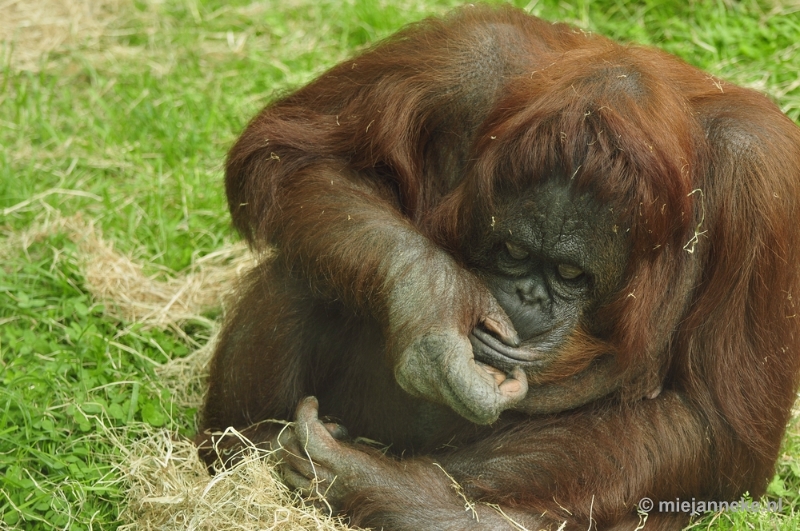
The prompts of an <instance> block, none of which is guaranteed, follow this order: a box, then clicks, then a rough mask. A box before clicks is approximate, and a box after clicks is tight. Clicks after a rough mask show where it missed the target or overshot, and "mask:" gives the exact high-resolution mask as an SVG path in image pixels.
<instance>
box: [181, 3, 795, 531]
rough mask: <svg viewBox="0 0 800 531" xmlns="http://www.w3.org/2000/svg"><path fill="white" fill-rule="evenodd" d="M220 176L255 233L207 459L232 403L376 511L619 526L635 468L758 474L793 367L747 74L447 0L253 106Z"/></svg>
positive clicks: (769, 130) (718, 477)
mask: <svg viewBox="0 0 800 531" xmlns="http://www.w3.org/2000/svg"><path fill="white" fill-rule="evenodd" d="M226 191H227V194H228V201H229V206H230V210H231V214H232V217H233V223H234V225H235V227H236V228H237V230H239V231H240V232H241V233H242V235H243V236H244V237H245V238H246V239H247V240H248V242H249V243H250V244H251V245H252V246H253V247H254V248H256V249H263V248H266V247H268V246H271V247H273V248H275V249H277V253H276V255H275V257H274V258H272V259H269V260H266V261H264V262H263V263H262V264H260V265H259V266H258V267H257V268H255V269H254V270H253V271H251V272H250V273H249V274H248V276H247V278H246V279H244V281H243V282H242V284H241V286H240V287H239V293H238V295H239V297H238V298H237V300H236V301H235V303H234V304H233V307H232V308H231V310H230V311H229V312H228V315H227V316H226V320H225V325H224V328H223V330H222V333H221V335H220V339H219V343H218V345H217V347H216V351H215V354H214V357H213V359H212V362H211V375H210V380H209V389H208V394H207V396H206V401H205V404H204V406H203V411H202V419H201V433H200V434H199V435H198V437H197V443H198V446H199V451H200V454H201V455H202V456H203V458H204V459H206V462H207V463H208V464H209V466H210V468H211V469H216V468H218V467H220V466H225V464H229V463H230V462H231V461H233V460H234V459H235V457H234V456H235V453H236V452H237V451H239V449H240V447H241V444H240V440H239V438H237V437H232V436H226V435H224V434H223V433H222V432H223V431H224V430H225V429H226V428H227V427H229V426H233V427H234V428H236V429H237V430H239V431H241V432H242V433H243V434H244V435H245V436H246V437H248V438H249V439H250V440H251V441H252V442H253V443H255V444H256V445H259V446H261V447H265V448H270V449H272V450H275V451H276V454H277V456H278V457H280V470H281V472H282V474H283V477H284V480H285V481H286V483H287V484H288V485H290V486H292V487H295V488H297V489H300V490H301V491H303V492H304V493H306V494H308V495H310V496H313V497H315V498H316V499H317V500H318V501H320V502H324V503H327V504H329V506H330V507H331V508H332V509H334V510H336V511H343V512H344V513H346V514H347V515H349V517H350V521H351V523H352V524H353V525H357V526H365V527H372V528H376V529H386V530H405V529H408V530H412V529H413V530H418V529H436V530H447V529H453V530H464V529H522V528H526V529H559V528H560V526H561V525H564V526H565V528H566V529H581V530H583V529H587V528H590V527H591V526H594V527H593V528H594V529H629V530H633V529H638V527H637V526H639V525H640V523H641V522H642V520H643V518H644V516H643V515H642V514H639V512H638V509H639V508H640V507H639V506H638V505H637V504H638V503H639V501H640V500H641V499H642V498H645V497H647V498H650V499H652V500H654V501H655V502H656V503H657V502H658V501H660V500H674V499H675V498H680V499H691V498H696V499H697V500H737V499H738V498H739V496H740V495H741V494H742V493H744V492H749V493H750V495H752V496H759V495H761V494H762V493H763V492H764V490H765V486H766V482H767V480H768V479H769V478H770V477H771V475H772V473H773V466H774V463H775V460H776V458H777V455H778V450H779V447H780V442H781V437H782V435H783V433H784V429H785V426H786V422H787V421H788V418H789V415H790V412H791V407H792V404H793V402H794V399H795V393H796V390H797V386H798V373H799V372H800V318H798V313H800V312H798V309H797V307H796V303H795V302H794V300H795V299H796V297H797V294H798V293H800V269H799V268H798V267H797V264H798V263H800V225H798V223H797V219H798V216H799V215H800V128H798V127H797V125H795V124H794V123H792V122H791V121H790V120H789V119H788V118H786V116H784V115H783V114H782V113H781V112H780V111H779V110H778V109H777V108H776V107H775V105H774V104H772V103H771V102H770V101H769V100H768V99H767V98H765V97H763V96H762V95H760V94H757V93H756V92H753V91H750V90H746V89H743V88H739V87H736V86H734V85H731V84H728V83H725V82H723V81H721V80H718V79H715V78H713V77H712V76H710V75H708V74H706V73H704V72H701V71H699V70H697V69H695V68H693V67H691V66H689V65H686V64H685V63H683V62H681V61H680V60H678V59H676V58H674V57H672V56H670V55H668V54H666V53H663V52H660V51H658V50H655V49H650V48H643V47H636V46H627V45H620V44H616V43H614V42H612V41H610V40H608V39H606V38H603V37H601V36H597V35H591V34H586V33H584V32H581V31H578V30H575V29H573V28H571V27H569V26H566V25H561V24H550V23H547V22H544V21H542V20H539V19H537V18H535V17H531V16H529V15H526V14H525V13H523V12H522V11H519V10H515V9H512V8H510V7H499V8H492V7H486V6H478V7H473V6H466V7H464V8H462V9H460V10H457V11H455V12H454V13H453V14H451V15H449V16H448V17H446V18H444V19H431V20H426V21H423V22H421V23H419V24H416V25H413V26H410V27H409V28H407V29H405V30H403V31H402V32H400V33H399V34H397V35H396V36H394V37H391V38H389V39H387V40H386V41H384V42H382V43H379V44H378V45H376V46H375V47H374V48H372V49H370V50H368V51H366V52H364V53H363V54H361V55H360V56H358V57H356V58H354V59H352V60H349V61H346V62H344V63H342V64H341V65H338V66H336V67H334V68H333V69H331V70H330V71H328V72H326V73H325V74H323V75H322V76H320V77H319V78H318V79H317V80H315V81H314V82H312V83H310V84H309V85H308V86H305V87H303V88H301V89H299V90H297V91H296V92H294V93H292V94H290V95H288V96H286V97H283V98H281V99H279V100H277V101H275V102H274V103H272V104H270V105H269V106H268V107H266V108H265V109H264V110H263V111H262V112H261V113H260V114H259V115H258V116H256V117H255V118H254V119H253V121H252V122H251V123H250V124H249V125H248V127H247V128H246V129H245V131H244V132H243V133H242V136H241V137H240V138H239V140H238V141H237V143H236V144H235V145H234V147H233V148H232V149H231V151H230V154H229V157H228V161H227V168H226ZM270 419H278V420H284V421H290V420H291V421H293V422H292V423H291V424H290V425H289V426H285V425H283V424H280V423H272V422H269V420H270ZM365 439H372V440H373V441H379V442H381V443H383V444H386V445H388V446H389V448H388V451H386V452H385V453H382V452H379V451H377V450H375V449H374V448H373V447H372V446H370V445H367V444H365V443H364V440H365ZM642 508H644V507H642ZM687 519H688V515H686V514H682V513H679V514H671V513H660V512H657V511H654V512H651V513H650V514H649V515H647V521H646V529H675V530H677V529H680V528H681V527H682V526H683V525H685V524H686V522H687Z"/></svg>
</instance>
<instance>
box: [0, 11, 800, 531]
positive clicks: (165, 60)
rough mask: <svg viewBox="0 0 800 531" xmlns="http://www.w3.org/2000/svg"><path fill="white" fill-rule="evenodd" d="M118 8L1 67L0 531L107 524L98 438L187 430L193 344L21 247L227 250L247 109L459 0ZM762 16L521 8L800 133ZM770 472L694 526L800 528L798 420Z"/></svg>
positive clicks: (792, 52)
mask: <svg viewBox="0 0 800 531" xmlns="http://www.w3.org/2000/svg"><path fill="white" fill-rule="evenodd" d="M121 4H122V6H123V7H122V8H121V10H120V11H119V12H118V15H119V16H118V17H116V18H115V19H114V21H113V22H112V23H111V24H110V25H109V26H108V27H107V28H106V29H105V31H103V32H102V34H101V35H100V36H99V37H97V38H96V39H94V40H90V41H86V42H81V41H80V40H78V41H77V42H74V43H72V44H71V45H70V46H67V47H62V48H60V49H57V50H55V51H52V52H50V53H48V54H46V55H45V56H43V57H42V58H41V60H40V62H39V65H38V67H37V69H36V70H34V71H22V70H19V69H18V68H17V67H16V66H15V62H14V55H13V54H14V53H15V52H14V48H13V47H12V48H10V49H8V48H6V49H5V50H4V53H0V57H6V58H7V59H6V60H5V61H4V62H3V66H2V67H1V68H2V69H0V73H1V74H0V75H1V76H2V77H0V229H2V233H3V235H4V236H3V237H2V238H3V240H0V246H1V247H2V250H0V260H2V262H0V263H2V266H1V267H0V378H2V386H0V522H5V524H6V525H8V526H11V527H15V526H16V527H19V528H21V529H23V528H24V529H52V528H63V529H75V530H80V529H90V528H91V529H109V528H114V527H116V526H117V525H119V523H120V522H119V516H120V511H121V510H122V507H123V504H122V502H123V495H124V483H122V482H121V481H120V478H121V477H122V474H121V471H120V470H118V469H117V468H115V466H114V463H115V462H116V461H117V458H116V457H115V456H118V454H119V452H120V449H119V446H118V445H115V444H111V442H110V441H109V440H108V429H109V428H111V429H113V430H114V433H115V434H116V436H117V437H119V438H120V440H121V441H122V443H123V444H124V443H125V441H128V442H130V441H132V440H134V439H135V438H136V437H137V436H138V435H139V434H140V433H141V427H140V426H141V423H145V424H149V425H152V426H166V427H168V428H170V429H172V430H174V431H175V432H179V433H182V434H191V433H192V432H193V430H194V413H195V412H194V410H192V409H191V408H187V407H180V406H179V405H178V403H176V402H175V400H174V399H173V397H172V396H171V394H170V393H169V391H168V390H167V389H166V388H165V387H164V385H163V383H161V382H160V381H159V379H158V378H157V377H156V375H155V372H154V369H155V367H156V366H157V365H158V364H161V363H163V362H166V361H168V360H169V359H171V358H174V357H180V356H183V355H185V354H186V353H188V352H189V351H190V350H191V349H192V348H193V347H192V344H191V343H190V342H189V341H187V338H186V335H184V334H178V333H176V332H175V331H169V330H158V329H143V328H141V327H138V326H132V327H130V326H128V324H127V323H124V322H120V321H119V320H117V319H115V318H113V317H111V316H110V314H109V312H106V311H104V307H103V306H102V305H99V304H97V303H96V302H95V301H94V300H93V299H92V297H91V295H90V294H89V292H88V290H87V288H86V285H85V279H84V277H83V276H82V269H81V264H80V256H79V253H78V248H77V246H76V244H75V243H74V242H73V241H72V240H71V239H70V238H69V237H67V235H64V234H59V233H57V232H56V233H45V234H41V235H39V236H38V237H36V238H33V239H31V240H26V241H24V242H23V241H21V240H20V239H19V235H21V234H25V233H26V231H30V230H31V228H33V227H36V226H39V225H41V224H43V223H46V222H47V221H48V220H51V219H54V217H55V216H56V215H60V216H73V215H77V214H79V215H80V216H82V218H83V219H84V220H93V221H94V222H95V223H96V225H97V226H98V227H99V228H100V229H101V230H102V233H103V235H104V237H105V238H106V239H107V240H110V241H113V242H114V245H115V247H116V248H117V249H119V250H121V251H122V252H124V253H127V254H129V255H131V256H134V257H135V258H136V259H137V260H139V261H140V262H142V263H144V264H147V265H148V267H149V268H150V269H149V270H150V271H151V272H155V271H157V270H163V269H164V268H166V270H168V271H169V270H171V271H181V270H183V269H184V268H186V267H187V266H188V265H189V264H190V263H191V262H192V260H193V259H194V258H196V257H199V256H203V255H206V254H208V253H210V252H213V251H214V250H216V249H218V248H220V247H221V246H222V245H223V243H224V242H226V241H230V240H232V239H235V236H234V235H233V234H232V232H231V229H230V227H229V220H228V215H227V212H226V207H225V201H224V197H223V192H222V184H221V177H222V171H221V164H222V161H223V159H224V156H225V152H226V149H227V147H228V146H229V145H230V144H231V142H232V141H233V140H234V138H235V136H236V134H237V133H238V132H239V131H240V130H241V129H242V127H243V126H244V124H245V123H246V122H247V120H248V119H249V118H250V117H251V116H252V115H253V114H254V113H255V112H256V111H257V110H258V109H259V108H261V107H262V106H263V105H264V104H265V103H266V102H268V101H269V100H270V99H271V98H273V97H275V96H276V95H277V94H280V93H282V92H285V91H287V90H289V89H290V88H292V87H297V86H299V85H301V84H302V83H304V82H306V81H309V80H310V79H312V78H313V77H314V75H316V74H318V73H320V72H322V71H323V70H325V69H326V68H327V67H330V66H331V65H333V64H335V63H336V62H338V61H340V60H342V59H344V58H345V57H347V56H348V55H349V54H351V53H352V52H353V51H354V50H357V49H359V47H362V46H364V45H366V44H368V43H371V42H374V41H375V40H377V39H380V38H382V37H384V36H386V35H389V34H390V33H392V32H393V31H395V30H396V29H398V28H399V27H401V26H402V25H404V24H406V23H408V22H411V21H414V20H417V19H419V18H421V17H422V16H425V15H427V14H432V13H442V12H444V11H445V10H446V9H447V8H448V7H450V6H453V5H456V4H457V2H455V1H452V0H408V1H405V2H402V3H401V2H395V3H392V2H388V1H385V2H374V1H365V0H350V1H345V2H339V1H334V0H292V1H287V2H278V1H274V2H272V1H266V2H260V3H255V2H252V3H251V2H248V1H241V0H235V1H222V0H211V1H204V0H164V1H162V2H149V1H137V2H135V3H131V4H125V3H124V2H121ZM518 4H520V5H521V6H522V7H525V6H526V5H527V3H526V2H521V3H520V2H518ZM771 5H772V4H770V5H767V4H764V5H760V4H757V3H755V2H750V1H744V2H736V1H734V0H727V1H722V0H720V1H718V2H711V1H693V2H678V1H675V2H671V1H659V0H646V1H641V2H630V1H623V0H618V1H615V0H600V1H596V2H590V1H588V0H585V1H577V2H574V3H572V5H568V4H567V2H558V1H555V0H544V1H540V2H531V3H530V6H528V7H529V8H532V11H533V12H534V13H535V14H537V15H540V16H543V17H545V18H548V19H552V20H566V21H569V22H573V23H575V24H577V25H579V26H581V27H583V28H586V29H590V30H593V31H597V32H599V33H603V34H606V35H609V36H611V37H614V38H618V39H623V40H630V41H637V42H641V43H646V44H652V45H656V46H659V47H662V48H664V49H666V50H668V51H670V52H672V53H675V54H677V55H679V56H681V57H683V58H684V59H686V60H687V61H689V62H691V63H693V64H695V65H697V66H700V67H702V68H704V69H707V70H709V71H710V72H713V73H714V74H717V75H719V76H721V77H725V78H728V79H731V80H733V81H735V82H738V83H741V84H745V85H748V86H752V87H755V88H758V89H760V90H763V91H766V92H768V93H769V94H771V95H772V96H773V97H774V98H775V99H776V101H777V102H778V103H779V105H780V106H781V108H782V109H783V110H784V111H785V112H786V113H787V114H788V115H789V116H790V117H791V118H792V119H794V120H795V121H798V120H800V82H798V72H800V44H798V43H800V11H797V9H798V8H795V11H794V12H792V10H791V9H789V8H784V9H783V10H782V11H781V10H780V9H779V8H773V7H770V6H771ZM0 37H2V33H0ZM9 56H10V58H8V57H9ZM23 243H24V245H23ZM185 333H186V334H188V337H189V338H190V340H191V339H194V340H195V341H197V342H201V343H202V342H203V341H205V339H206V338H207V336H208V333H209V330H208V329H207V328H205V327H204V326H202V325H197V324H193V325H187V328H186V329H185ZM778 472H779V476H777V477H776V479H775V481H773V483H772V485H771V487H770V494H772V495H773V496H775V497H781V498H783V500H784V505H783V514H782V515H777V516H776V515H764V514H743V513H739V514H730V513H726V514H724V515H722V516H719V517H717V518H711V517H709V518H706V519H705V520H703V521H701V522H700V523H699V524H698V528H702V529H705V528H706V527H708V526H709V525H710V528H711V529H743V528H745V527H748V528H752V529H762V528H765V529H767V528H768V529H775V528H776V527H777V528H781V529H795V528H798V527H800V516H798V515H797V514H795V511H794V509H793V507H794V506H796V505H797V503H798V500H800V490H799V489H800V428H798V427H797V425H796V424H795V426H794V428H793V429H792V430H790V436H789V437H788V438H787V440H786V442H785V454H784V457H783V458H782V459H781V460H780V462H779V469H778ZM712 520H713V522H712ZM3 525H4V524H2V523H0V527H2V526H3Z"/></svg>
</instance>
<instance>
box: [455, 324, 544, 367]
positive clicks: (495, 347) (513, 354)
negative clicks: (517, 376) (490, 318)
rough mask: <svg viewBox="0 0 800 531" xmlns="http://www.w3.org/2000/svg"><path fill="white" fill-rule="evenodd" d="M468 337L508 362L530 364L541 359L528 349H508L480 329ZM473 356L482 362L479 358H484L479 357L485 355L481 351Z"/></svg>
mask: <svg viewBox="0 0 800 531" xmlns="http://www.w3.org/2000/svg"><path fill="white" fill-rule="evenodd" d="M470 335H472V336H473V337H474V338H475V339H477V340H478V341H480V342H481V343H483V345H485V346H486V347H488V350H489V351H490V353H492V352H493V353H497V354H501V355H502V356H505V357H506V358H508V359H510V360H514V361H521V362H528V363H530V362H535V361H541V360H542V359H543V356H542V354H540V353H539V352H537V351H535V350H532V349H528V348H515V347H510V346H508V345H506V344H505V343H503V342H502V341H500V340H499V339H497V338H496V337H495V336H493V335H492V334H490V333H489V332H487V331H485V330H481V329H480V328H474V329H473V330H472V333H471V334H470ZM473 350H474V349H473ZM475 354H476V359H478V360H479V361H483V360H482V359H481V358H484V357H485V356H481V354H486V353H485V352H483V351H481V352H475ZM490 357H491V356H490ZM487 361H490V360H487Z"/></svg>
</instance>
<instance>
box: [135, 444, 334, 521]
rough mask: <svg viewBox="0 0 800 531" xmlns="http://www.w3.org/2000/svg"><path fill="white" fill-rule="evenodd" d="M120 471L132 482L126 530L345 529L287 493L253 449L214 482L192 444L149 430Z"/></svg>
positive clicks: (264, 456) (267, 458)
mask: <svg viewBox="0 0 800 531" xmlns="http://www.w3.org/2000/svg"><path fill="white" fill-rule="evenodd" d="M123 471H124V472H125V474H126V476H127V477H128V478H129V481H130V490H129V492H128V498H129V504H128V506H127V507H126V508H125V509H124V511H123V514H122V518H123V520H125V521H128V522H129V523H128V524H125V525H123V526H121V527H120V529H123V530H126V531H139V530H148V531H150V530H174V529H191V530H208V531H212V530H213V531H217V530H228V529H231V530H233V529H236V530H272V529H280V530H309V529H316V530H330V531H342V530H346V529H347V527H346V526H344V525H343V524H342V523H341V522H339V521H338V520H337V519H334V518H331V517H329V516H327V514H325V513H324V512H322V511H320V510H317V509H316V508H314V507H313V506H311V505H309V504H305V503H304V502H303V501H302V500H301V499H299V498H298V497H297V495H295V494H293V493H292V492H290V491H289V489H288V488H287V487H286V486H284V485H283V484H282V483H281V482H280V481H279V480H278V479H277V475H276V472H275V468H274V466H273V464H272V463H271V462H270V461H269V456H267V455H265V454H264V452H263V451H262V452H259V451H257V450H255V449H253V450H252V451H250V452H248V453H247V455H246V456H245V457H244V459H243V461H242V462H241V463H240V464H239V465H237V466H236V467H234V468H232V469H230V470H227V471H224V472H221V473H218V474H217V475H216V476H214V477H213V478H212V477H211V476H209V474H208V472H207V471H206V468H205V465H204V464H203V463H202V462H201V461H200V459H199V458H198V457H197V451H196V449H195V447H194V445H193V444H192V443H191V442H189V441H186V440H183V439H182V440H176V439H174V438H172V437H171V436H170V434H169V433H168V432H166V431H165V430H151V431H150V433H149V434H147V436H145V437H143V438H141V439H140V440H139V441H138V442H137V443H136V444H135V445H134V446H133V447H132V448H131V449H130V453H129V455H128V459H127V460H126V463H125V468H124V469H123Z"/></svg>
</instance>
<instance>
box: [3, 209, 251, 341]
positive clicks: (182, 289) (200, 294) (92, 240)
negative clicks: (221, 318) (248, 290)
mask: <svg viewBox="0 0 800 531" xmlns="http://www.w3.org/2000/svg"><path fill="white" fill-rule="evenodd" d="M57 233H64V234H67V235H68V236H69V238H70V239H71V240H72V241H74V242H75V243H76V244H77V246H78V261H79V263H80V265H81V269H82V270H83V274H84V278H85V284H86V287H87V288H88V290H89V291H90V292H91V293H92V295H93V296H94V298H95V299H96V300H97V301H98V302H102V303H104V304H105V305H106V306H107V308H106V313H107V314H109V315H111V316H112V317H116V318H119V319H121V320H124V321H126V322H128V323H135V324H139V325H141V327H142V328H145V329H147V328H151V327H155V328H161V329H166V328H171V329H173V330H175V331H176V332H178V333H182V330H181V328H180V327H181V325H183V324H185V323H186V322H190V321H191V322H197V323H200V324H202V325H204V326H207V327H209V328H212V327H213V326H214V321H213V320H211V319H209V318H207V317H205V315H204V314H206V313H207V312H209V311H212V310H214V309H217V308H219V307H220V304H221V303H222V301H224V300H225V299H226V298H227V297H228V296H229V294H230V293H231V291H232V287H233V284H234V282H235V281H236V279H237V278H239V277H240V276H241V275H242V274H243V273H244V272H245V271H246V270H248V269H250V268H252V267H253V266H254V265H255V264H256V260H255V259H254V258H253V256H252V255H251V254H250V252H249V251H248V250H247V248H246V247H245V246H244V244H241V243H238V244H230V245H226V246H224V247H222V248H221V249H219V250H218V251H216V252H214V253H211V254H208V255H206V256H203V257H201V258H199V259H197V260H195V261H194V262H193V263H192V265H191V266H190V267H189V268H188V269H187V270H186V271H183V272H182V273H181V274H177V275H176V274H174V272H172V271H170V270H168V269H165V268H161V269H158V268H155V269H156V272H155V273H153V274H149V275H148V274H145V272H144V269H143V267H142V265H141V264H138V263H136V262H135V261H134V260H132V259H131V258H130V257H129V256H126V255H124V254H121V253H119V252H117V251H116V250H115V249H114V245H113V243H111V242H108V241H106V240H105V239H103V237H102V235H101V234H100V233H99V231H98V230H97V229H96V227H95V226H94V223H93V222H92V221H85V220H84V219H83V217H82V216H80V215H75V216H71V217H61V216H60V215H59V214H58V213H57V212H56V213H55V214H54V215H51V216H50V217H48V218H47V219H46V220H45V221H42V222H40V223H37V224H34V225H33V226H32V227H31V228H30V229H28V230H27V231H24V232H22V233H17V234H13V235H11V236H10V238H9V240H8V241H6V243H5V245H4V248H5V251H4V252H8V250H9V249H13V248H22V249H26V248H27V247H28V246H30V245H31V243H33V242H34V241H37V240H40V239H42V238H45V237H47V236H49V235H52V234H57ZM2 252H3V251H0V255H2Z"/></svg>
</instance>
